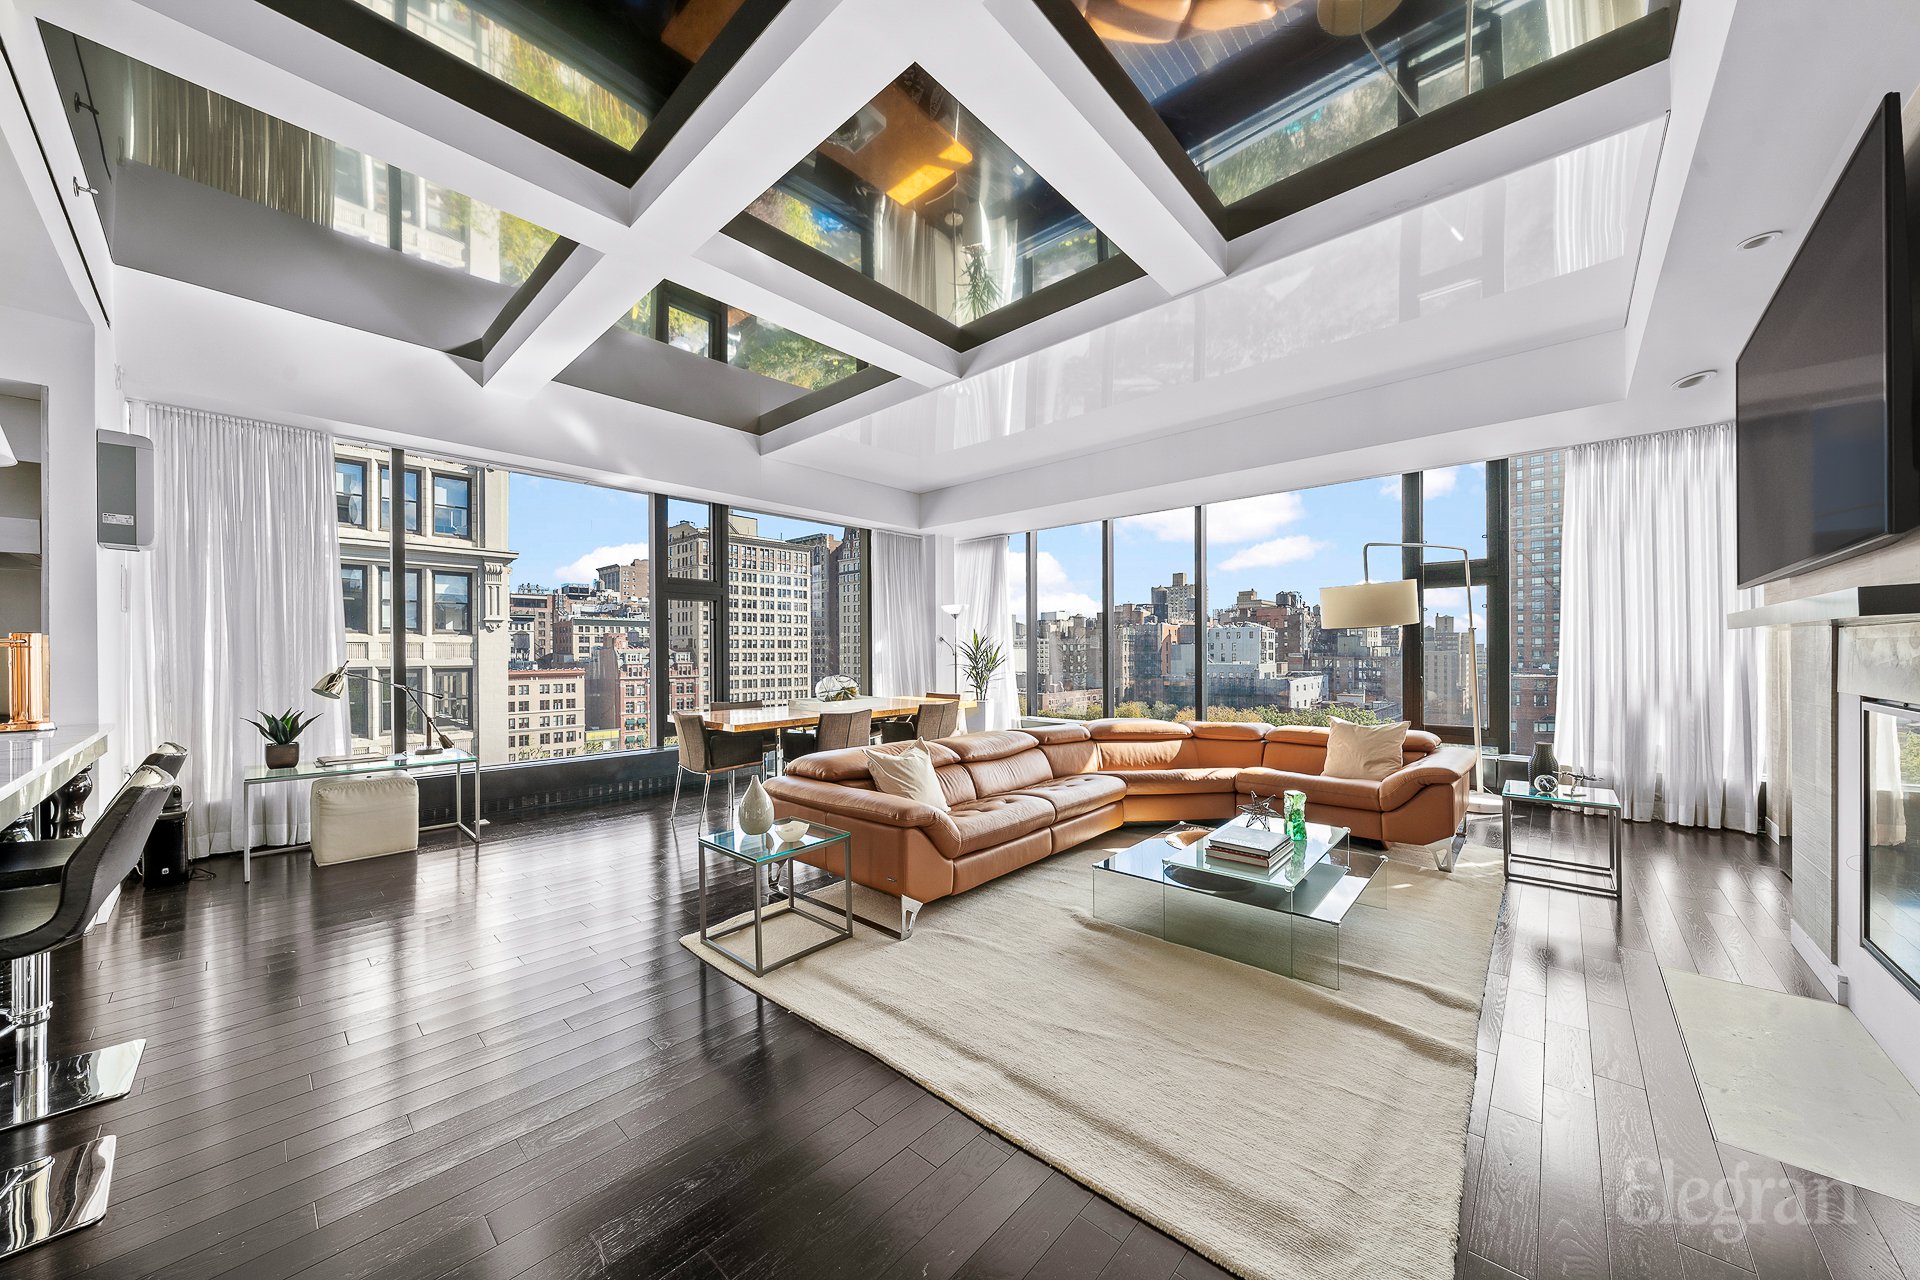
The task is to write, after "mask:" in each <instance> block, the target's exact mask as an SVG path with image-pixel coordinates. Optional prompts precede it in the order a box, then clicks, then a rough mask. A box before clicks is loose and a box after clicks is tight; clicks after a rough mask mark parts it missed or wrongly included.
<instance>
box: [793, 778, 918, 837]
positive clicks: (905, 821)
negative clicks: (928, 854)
mask: <svg viewBox="0 0 1920 1280" xmlns="http://www.w3.org/2000/svg"><path fill="white" fill-rule="evenodd" d="M767 794H768V795H770V796H772V797H773V798H774V801H775V803H776V804H777V803H778V802H779V801H782V800H785V801H787V802H789V803H791V804H797V805H805V806H806V807H807V808H809V809H818V810H820V811H822V812H824V813H844V814H846V815H847V816H848V817H850V818H864V819H865V820H867V821H868V822H877V823H879V824H881V825H882V826H888V827H930V826H933V825H934V824H935V823H936V822H937V821H938V820H939V819H940V818H942V817H944V816H945V815H943V814H942V813H941V812H940V811H939V810H938V809H935V808H934V807H933V806H932V805H928V804H921V803H920V802H919V801H918V800H908V799H906V798H905V797H903V796H894V795H888V794H887V793H886V792H884V791H863V790H861V789H860V788H858V787H839V786H835V785H834V784H833V783H831V782H815V781H813V780H812V779H811V778H792V777H784V778H774V779H773V780H772V781H770V782H768V783H767Z"/></svg>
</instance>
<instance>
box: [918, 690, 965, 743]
mask: <svg viewBox="0 0 1920 1280" xmlns="http://www.w3.org/2000/svg"><path fill="white" fill-rule="evenodd" d="M913 720H914V729H915V731H916V732H917V734H918V735H919V736H920V737H922V738H925V739H926V740H927V741H929V742H931V741H933V740H934V739H936V738H951V737H952V736H953V735H954V734H956V733H958V732H960V699H958V698H942V699H940V700H939V701H937V702H929V703H927V704H926V705H925V706H923V707H921V708H920V714H919V715H917V716H915V717H914V718H913Z"/></svg>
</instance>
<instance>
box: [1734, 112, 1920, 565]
mask: <svg viewBox="0 0 1920 1280" xmlns="http://www.w3.org/2000/svg"><path fill="white" fill-rule="evenodd" d="M1916 159H1917V160H1920V157H1916ZM1910 173H1911V174H1912V176H1911V177H1910V176H1909V175H1910ZM1916 179H1920V163H1916V164H1915V165H1914V166H1911V168H1910V166H1909V165H1908V164H1907V162H1906V155H1905V148H1904V145H1903V141H1902V137H1901V130H1900V99H1899V97H1898V96H1897V95H1895V94H1888V95H1887V96H1886V98H1884V99H1883V100H1882V101H1881V102H1880V103H1879V105H1878V106H1876V107H1875V109H1874V113H1873V119H1872V120H1871V121H1870V122H1869V124H1868V125H1867V130H1866V133H1865V134H1864V135H1863V136H1862V137H1861V139H1860V145H1859V146H1858V147H1856V148H1855V149H1854V152H1853V156H1852V158H1851V159H1850V160H1848V162H1847V166H1846V169H1845V170H1844V171H1843V172H1842V173H1841V175H1840V180H1839V181H1838V182H1836V183H1835V184H1834V188H1833V191H1832V192H1831V193H1830V194H1829V195H1828V196H1827V200H1826V203H1825V204H1824V205H1823V206H1822V207H1821V209H1820V214H1819V216H1818V217H1817V218H1815V220H1814V222H1813V225H1812V226H1811V227H1809V228H1808V230H1807V234H1806V238H1805V239H1804V240H1803V241H1802V242H1801V245H1800V250H1799V252H1798V253H1797V254H1795V255H1794V259H1793V263H1792V265H1791V266H1789V267H1788V268H1787V274H1786V277H1785V278H1784V279H1783V280H1782V281H1781V282H1780V288H1779V289H1778V290H1777V291H1776V292H1775V293H1774V295H1773V300H1772V301H1771V302H1769V303H1768V304H1767V309H1766V312H1765V313H1764V314H1763V315H1762V316H1761V317H1760V323H1759V324H1758V325H1757V326H1755V328H1754V331H1753V336H1752V337H1751V338H1749V339H1748V340H1747V345H1746V349H1745V350H1743V351H1742V352H1741V353H1740V362H1739V365H1738V369H1737V374H1736V386H1735V392H1734V395H1735V401H1736V404H1737V406H1738V411H1737V418H1738V437H1737V438H1738V442H1739V444H1738V459H1739V460H1738V464H1737V466H1738V473H1739V482H1738V493H1739V519H1738V525H1739V551H1738V571H1739V578H1740V585H1741V586H1743V587H1747V586H1753V585H1755V584H1756V583H1761V582H1766V581H1769V580H1770V579H1773V578H1779V577H1784V576H1786V575H1788V574H1792V573H1800V572H1804V571H1805V570H1808V569H1812V568H1814V567H1816V566H1818V565H1823V564H1828V563H1831V562H1833V561H1836V560H1840V559H1844V558H1845V557H1847V556H1851V555H1857V554H1859V553H1860V552H1862V551H1865V550H1868V549H1869V548H1871V547H1875V546H1878V545H1880V544H1882V543H1885V542H1888V541H1891V540H1892V539H1894V538H1897V537H1899V536H1901V535H1902V534H1905V533H1908V532H1910V531H1911V530H1913V529H1915V528H1916V527H1920V470H1917V469H1916V456H1917V453H1920V451H1916V449H1915V442H1914V430H1915V420H1916V418H1915V405H1914V364H1915V358H1914V357H1915V352H1914V335H1915V328H1916V326H1915V318H1914V305H1915V298H1916V290H1915V281H1914V279H1913V275H1912V268H1913V264H1914V263H1915V262H1920V253H1917V252H1916V247H1915V245H1914V244H1913V240H1912V238H1913V236H1914V234H1915V230H1916V228H1915V225H1914V221H1913V218H1912V216H1911V213H1912V211H1913V210H1914V209H1916V208H1920V185H1916V182H1915V180H1916Z"/></svg>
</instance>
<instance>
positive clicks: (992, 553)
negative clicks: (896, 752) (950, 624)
mask: <svg viewBox="0 0 1920 1280" xmlns="http://www.w3.org/2000/svg"><path fill="white" fill-rule="evenodd" d="M953 581H954V590H955V593H956V595H957V596H958V598H959V602H960V617H959V620H958V621H959V624H960V636H961V638H962V639H965V638H967V637H969V636H971V635H972V634H973V633H974V632H975V631H978V632H979V633H980V634H981V635H982V636H985V637H986V638H987V639H988V640H991V641H992V642H993V643H995V644H997V645H999V646H1000V652H1001V653H1002V654H1004V655H1006V659H1007V661H1006V663H1005V665H1003V666H1002V667H1001V668H1000V671H999V674H997V675H995V676H994V678H993V683H992V685H991V686H989V687H988V690H987V704H986V726H987V728H989V729H1004V728H1007V727H1008V726H1010V725H1012V724H1013V718H1014V710H1015V705H1014V698H1015V694H1014V688H1013V619H1012V617H1011V616H1010V615H1009V614H1008V613H1007V540H1006V539H1005V538H1004V537H1002V538H975V539H973V540H972V541H970V542H962V543H960V544H958V545H957V546H956V547H955V548H954V553H953Z"/></svg>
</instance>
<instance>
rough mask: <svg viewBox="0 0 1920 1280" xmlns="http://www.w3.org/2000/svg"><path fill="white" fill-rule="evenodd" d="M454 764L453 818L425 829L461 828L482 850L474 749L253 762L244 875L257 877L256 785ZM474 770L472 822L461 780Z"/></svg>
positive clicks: (248, 776) (244, 819)
mask: <svg viewBox="0 0 1920 1280" xmlns="http://www.w3.org/2000/svg"><path fill="white" fill-rule="evenodd" d="M448 765H452V766H453V821H452V822H439V823H435V824H433V825H432V826H427V827H422V828H420V830H422V831H447V830H453V831H458V832H459V833H460V834H461V835H463V836H465V837H466V838H467V840H468V841H469V842H470V843H471V844H472V845H473V851H474V853H476V854H477V853H479V852H480V761H479V760H478V759H477V758H475V756H474V755H473V753H472V752H470V751H462V750H460V749H459V748H454V749H451V750H445V751H436V752H434V753H433V754H431V755H422V754H420V753H418V752H415V753H413V754H411V755H403V756H383V757H380V758H378V759H372V760H356V761H355V762H353V763H352V764H336V765H327V764H321V763H320V762H319V761H317V760H316V761H313V762H311V763H308V762H306V761H302V762H301V763H299V764H297V765H294V766H293V767H292V768H289V769H269V768H267V767H266V766H265V765H253V766H250V767H249V768H248V769H247V771H246V773H245V774H244V775H243V777H242V779H241V783H240V797H241V799H240V830H241V839H243V840H244V841H245V842H246V843H245V844H244V845H242V846H241V849H240V878H241V879H242V880H249V881H250V880H252V879H253V790H254V788H255V787H264V786H269V785H271V784H273V783H276V782H314V781H317V780H318V779H321V778H344V777H348V776H351V775H356V774H367V773H413V772H414V771H416V770H420V769H444V768H446V767H447V766H448ZM468 771H471V772H472V775H473V820H472V823H471V824H469V823H468V821H467V819H466V816H465V814H464V812H463V811H462V809H461V805H462V800H461V791H460V780H461V776H462V774H464V773H466V772H468ZM300 847H301V846H300V845H298V844H290V845H285V846H283V847H281V848H279V849H275V850H274V852H276V853H284V852H286V851H287V850H290V849H298V848H300Z"/></svg>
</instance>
